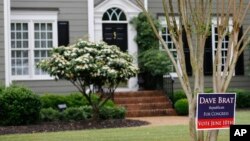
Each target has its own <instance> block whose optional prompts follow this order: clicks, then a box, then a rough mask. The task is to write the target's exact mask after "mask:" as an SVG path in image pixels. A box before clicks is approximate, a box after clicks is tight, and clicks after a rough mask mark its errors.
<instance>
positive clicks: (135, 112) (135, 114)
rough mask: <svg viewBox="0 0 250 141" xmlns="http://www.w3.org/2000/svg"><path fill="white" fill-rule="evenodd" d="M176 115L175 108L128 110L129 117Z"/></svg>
mask: <svg viewBox="0 0 250 141" xmlns="http://www.w3.org/2000/svg"><path fill="white" fill-rule="evenodd" d="M167 115H171V116H172V115H176V112H175V110H174V109H172V108H171V109H157V110H131V111H127V113H126V116H127V117H149V116H167Z"/></svg>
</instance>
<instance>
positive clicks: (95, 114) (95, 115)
mask: <svg viewBox="0 0 250 141" xmlns="http://www.w3.org/2000/svg"><path fill="white" fill-rule="evenodd" d="M92 107H93V117H92V119H93V120H94V121H98V120H99V119H100V108H99V107H98V105H96V104H94V105H92Z"/></svg>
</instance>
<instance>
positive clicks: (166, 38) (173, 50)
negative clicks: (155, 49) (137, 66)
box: [159, 16, 179, 77]
mask: <svg viewBox="0 0 250 141" xmlns="http://www.w3.org/2000/svg"><path fill="white" fill-rule="evenodd" d="M159 20H160V23H161V26H162V28H161V31H160V35H161V36H162V38H163V40H164V41H165V42H166V44H167V46H168V48H169V50H170V52H171V53H172V54H173V56H174V58H175V60H176V61H178V60H177V57H178V56H177V50H176V48H175V45H174V42H173V41H172V39H171V36H170V33H169V30H168V28H167V23H166V19H165V17H163V16H160V17H159ZM178 20H179V19H178V18H176V21H177V24H178V23H179V21H178ZM161 48H162V47H161ZM178 65H179V64H178ZM171 68H172V70H171V73H170V74H171V75H172V76H175V77H177V74H176V71H175V68H174V66H173V65H172V66H171Z"/></svg>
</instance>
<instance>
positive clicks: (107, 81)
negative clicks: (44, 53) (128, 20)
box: [37, 40, 138, 112]
mask: <svg viewBox="0 0 250 141" xmlns="http://www.w3.org/2000/svg"><path fill="white" fill-rule="evenodd" d="M37 66H38V67H39V68H41V69H42V70H44V71H46V72H48V73H49V74H50V75H51V76H54V77H55V78H56V79H66V80H69V81H70V82H72V83H73V84H74V85H75V86H76V87H77V88H78V90H79V91H80V92H81V93H82V94H83V95H84V96H85V97H86V99H87V100H88V101H89V102H90V104H91V105H92V106H93V109H95V108H96V110H97V112H98V109H99V108H100V107H101V106H103V105H104V104H105V102H106V101H107V100H108V99H110V98H112V96H113V93H114V90H115V89H116V88H117V86H118V84H119V83H120V82H122V81H126V80H128V79H129V78H130V77H134V76H135V75H136V74H137V72H138V68H137V67H136V66H135V65H134V64H133V59H132V56H130V55H129V54H128V53H125V52H122V51H120V49H119V48H118V47H117V46H114V45H107V44H106V43H104V42H98V43H94V42H88V41H84V40H79V41H78V42H77V43H76V44H74V45H71V46H68V47H64V46H61V47H57V48H54V49H53V50H52V55H51V57H50V58H48V59H45V60H42V61H40V62H39V63H38V64H37ZM91 86H93V87H91ZM104 86H105V89H104ZM86 88H88V89H89V92H88V93H86ZM93 92H98V93H99V94H100V95H101V96H100V100H98V101H99V102H98V103H93V102H92V100H91V96H90V95H91V93H93ZM104 97H106V98H105V99H103V98H104Z"/></svg>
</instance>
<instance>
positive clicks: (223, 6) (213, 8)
mask: <svg viewBox="0 0 250 141" xmlns="http://www.w3.org/2000/svg"><path fill="white" fill-rule="evenodd" d="M136 1H137V4H138V5H139V6H140V7H141V9H142V10H143V12H144V13H145V14H146V15H147V19H148V22H149V23H150V24H151V27H152V28H153V31H154V33H155V35H156V36H157V37H158V39H159V41H160V43H161V44H162V46H163V47H164V49H165V51H166V52H167V54H168V56H169V58H170V59H171V61H172V63H173V65H174V67H175V70H176V73H177V74H178V78H179V80H180V83H181V86H182V88H183V90H184V91H185V93H186V96H187V99H188V103H189V131H190V139H191V140H192V141H204V140H206V141H216V140H217V137H218V133H219V131H218V130H211V131H207V132H205V131H197V130H196V128H195V116H196V115H195V114H196V113H195V110H196V103H197V102H196V101H197V93H201V92H204V78H205V77H204V51H205V44H206V40H207V38H208V36H209V35H210V34H211V27H212V19H215V21H216V23H215V25H216V26H217V34H218V39H217V45H216V49H217V50H216V52H215V55H214V58H213V60H211V61H212V62H213V63H212V65H213V70H212V75H213V77H212V79H213V91H214V92H215V93H224V92H226V91H227V89H228V87H229V84H230V82H231V79H232V77H233V75H234V73H235V66H236V62H237V60H238V58H239V56H240V55H241V54H242V53H243V51H244V49H245V48H246V47H247V45H248V43H249V42H250V37H249V30H250V26H249V25H248V27H245V28H244V29H245V30H244V33H243V35H242V36H241V37H240V36H239V34H240V29H241V26H242V25H243V22H244V20H245V17H246V16H247V15H249V7H250V1H246V0H245V1H244V0H162V5H163V11H164V14H165V19H166V23H167V27H168V29H169V32H170V36H171V39H172V41H173V42H174V45H175V47H176V50H177V60H175V58H174V56H173V54H172V53H171V52H170V50H169V48H168V46H167V44H166V43H165V41H164V40H163V38H162V37H161V35H160V34H159V32H158V30H157V28H156V27H155V26H154V24H153V20H152V19H151V18H150V14H149V13H148V11H147V10H146V9H145V7H144V5H143V3H142V1H141V0H136ZM225 37H228V38H229V43H228V46H227V50H228V51H227V52H228V54H227V57H226V61H225V63H224V65H223V62H222V56H223V55H222V46H223V45H222V44H223V40H224V38H225ZM184 42H187V44H188V47H187V48H188V49H189V54H188V55H189V56H190V60H188V61H190V63H191V68H192V72H193V76H192V77H193V78H194V81H192V82H191V81H190V78H189V77H188V72H187V71H186V70H187V69H186V68H187V65H186V61H187V60H186V58H185V55H187V54H186V52H185V50H186V47H185V45H184ZM210 48H212V46H211V47H210Z"/></svg>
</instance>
